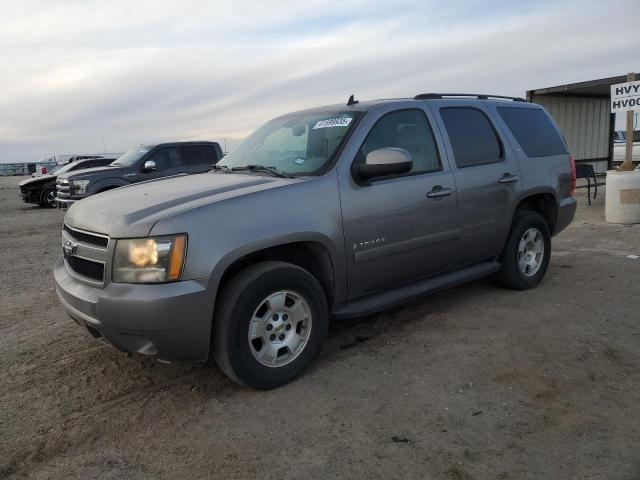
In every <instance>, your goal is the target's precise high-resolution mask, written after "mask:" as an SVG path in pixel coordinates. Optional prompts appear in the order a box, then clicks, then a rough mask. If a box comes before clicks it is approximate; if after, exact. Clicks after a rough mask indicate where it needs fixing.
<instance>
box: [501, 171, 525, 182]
mask: <svg viewBox="0 0 640 480" xmlns="http://www.w3.org/2000/svg"><path fill="white" fill-rule="evenodd" d="M518 180H520V177H519V176H517V175H511V174H510V173H505V174H504V175H503V176H502V177H500V178H499V179H498V181H499V182H500V183H514V182H517V181H518Z"/></svg>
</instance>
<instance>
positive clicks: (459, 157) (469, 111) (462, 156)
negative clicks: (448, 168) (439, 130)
mask: <svg viewBox="0 0 640 480" xmlns="http://www.w3.org/2000/svg"><path fill="white" fill-rule="evenodd" d="M440 115H441V116H442V119H443V120H444V125H445V127H446V128H447V134H448V135H449V140H451V146H452V147H453V155H454V157H455V160H456V165H457V166H458V167H460V168H462V167H470V166H472V165H482V164H485V163H494V162H499V161H500V160H501V159H502V146H501V144H500V141H499V140H498V137H497V135H496V132H495V130H494V129H493V126H492V125H491V122H490V121H489V119H488V118H487V116H486V115H485V114H484V113H483V112H481V111H480V110H478V109H477V108H469V107H450V108H442V109H440Z"/></svg>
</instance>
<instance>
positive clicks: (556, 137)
mask: <svg viewBox="0 0 640 480" xmlns="http://www.w3.org/2000/svg"><path fill="white" fill-rule="evenodd" d="M498 113H499V114H500V116H501V117H502V119H503V120H504V121H505V123H506V124H507V126H508V127H509V130H511V132H512V133H513V136H514V137H516V140H517V141H518V143H519V144H520V147H521V148H522V150H524V153H526V154H527V156H528V157H547V156H549V155H562V154H564V153H567V149H566V148H565V146H564V142H563V141H562V137H561V136H560V133H558V130H556V128H555V127H554V126H553V124H552V123H551V121H550V120H549V117H547V115H546V114H545V113H544V112H543V111H542V110H538V109H537V108H536V109H533V108H513V107H512V108H505V107H501V108H498Z"/></svg>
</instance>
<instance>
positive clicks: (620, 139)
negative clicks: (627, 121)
mask: <svg viewBox="0 0 640 480" xmlns="http://www.w3.org/2000/svg"><path fill="white" fill-rule="evenodd" d="M626 155H627V132H625V131H624V130H616V131H615V132H613V162H614V163H621V162H624V159H625V157H626ZM631 159H632V161H634V162H640V131H635V132H633V152H632V155H631ZM639 166H640V165H639Z"/></svg>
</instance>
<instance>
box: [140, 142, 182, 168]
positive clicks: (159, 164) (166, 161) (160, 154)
mask: <svg viewBox="0 0 640 480" xmlns="http://www.w3.org/2000/svg"><path fill="white" fill-rule="evenodd" d="M147 160H153V161H154V162H156V171H158V172H162V171H163V170H167V169H168V168H173V167H180V166H181V165H182V155H181V152H180V149H179V148H176V147H172V148H162V149H160V150H158V151H157V152H155V153H154V154H153V155H151V157H149V158H148V159H147Z"/></svg>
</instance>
